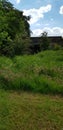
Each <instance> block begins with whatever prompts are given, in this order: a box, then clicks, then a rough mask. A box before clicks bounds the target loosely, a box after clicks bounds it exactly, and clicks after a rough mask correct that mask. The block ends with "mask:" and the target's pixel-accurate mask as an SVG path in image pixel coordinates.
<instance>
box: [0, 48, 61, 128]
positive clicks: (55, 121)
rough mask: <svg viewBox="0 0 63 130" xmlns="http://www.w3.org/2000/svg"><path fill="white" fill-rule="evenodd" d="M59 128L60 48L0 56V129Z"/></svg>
mask: <svg viewBox="0 0 63 130" xmlns="http://www.w3.org/2000/svg"><path fill="white" fill-rule="evenodd" d="M11 129H12V130H63V51H62V50H58V51H52V50H51V51H50V50H49V51H44V52H40V53H38V54H35V55H24V56H15V57H14V58H12V59H11V58H7V57H5V56H0V130H11Z"/></svg>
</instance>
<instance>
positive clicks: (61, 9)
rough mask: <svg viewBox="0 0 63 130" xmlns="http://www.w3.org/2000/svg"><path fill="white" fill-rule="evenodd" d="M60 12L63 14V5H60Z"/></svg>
mask: <svg viewBox="0 0 63 130" xmlns="http://www.w3.org/2000/svg"><path fill="white" fill-rule="evenodd" d="M59 13H60V14H63V6H61V7H60V11H59Z"/></svg>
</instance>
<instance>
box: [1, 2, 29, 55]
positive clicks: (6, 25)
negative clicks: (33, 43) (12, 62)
mask: <svg viewBox="0 0 63 130" xmlns="http://www.w3.org/2000/svg"><path fill="white" fill-rule="evenodd" d="M29 19H30V17H29V16H28V17H26V16H24V15H23V12H22V11H19V10H17V9H15V8H14V7H13V5H12V4H11V3H10V2H9V1H7V0H1V1H0V54H1V55H6V56H11V57H12V56H14V55H15V54H17V55H19V54H23V53H27V52H28V51H29V50H28V48H29V43H30V42H29V41H30V26H29V23H28V20H29ZM23 49H24V51H23Z"/></svg>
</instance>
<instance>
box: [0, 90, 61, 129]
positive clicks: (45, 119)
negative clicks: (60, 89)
mask: <svg viewBox="0 0 63 130" xmlns="http://www.w3.org/2000/svg"><path fill="white" fill-rule="evenodd" d="M62 129H63V97H60V96H50V95H42V94H33V93H29V92H23V91H22V92H20V91H19V92H15V91H4V90H0V130H62Z"/></svg>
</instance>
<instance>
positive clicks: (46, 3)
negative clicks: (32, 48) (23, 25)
mask: <svg viewBox="0 0 63 130" xmlns="http://www.w3.org/2000/svg"><path fill="white" fill-rule="evenodd" d="M9 1H10V2H12V3H13V5H14V7H15V8H17V9H19V10H22V11H23V12H24V15H26V16H28V15H30V16H31V20H30V22H29V23H30V29H31V31H32V32H33V33H32V36H40V34H41V33H42V32H43V31H47V32H48V35H49V36H50V35H51V36H53V35H55V36H58V35H59V36H63V0H9Z"/></svg>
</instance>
